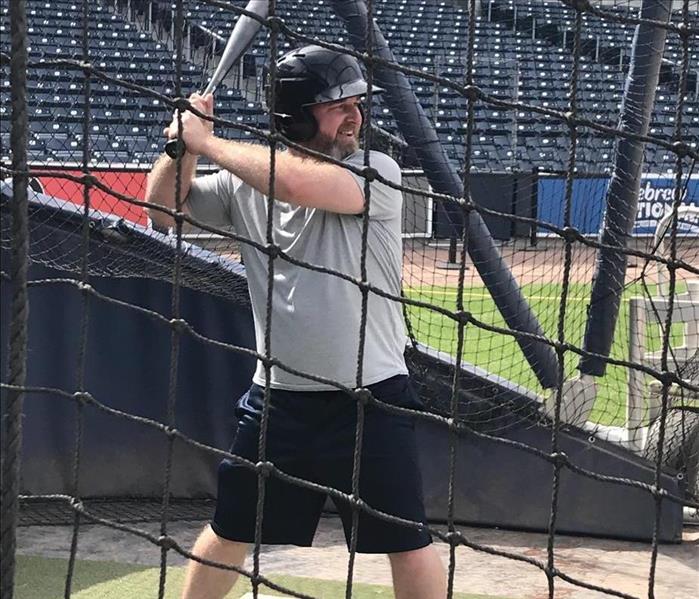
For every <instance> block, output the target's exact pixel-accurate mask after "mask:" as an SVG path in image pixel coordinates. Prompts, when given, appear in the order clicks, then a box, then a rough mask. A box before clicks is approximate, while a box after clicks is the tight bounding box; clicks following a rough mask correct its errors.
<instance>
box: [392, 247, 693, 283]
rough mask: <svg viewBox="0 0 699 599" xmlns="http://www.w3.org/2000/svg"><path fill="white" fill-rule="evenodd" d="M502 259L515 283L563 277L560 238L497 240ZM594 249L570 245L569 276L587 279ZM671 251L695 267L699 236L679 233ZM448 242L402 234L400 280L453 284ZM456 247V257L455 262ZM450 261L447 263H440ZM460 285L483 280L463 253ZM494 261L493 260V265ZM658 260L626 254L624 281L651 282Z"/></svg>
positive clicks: (681, 274)
mask: <svg viewBox="0 0 699 599" xmlns="http://www.w3.org/2000/svg"><path fill="white" fill-rule="evenodd" d="M629 247H630V249H632V250H634V251H639V252H646V253H649V252H651V251H652V240H651V239H645V238H641V239H633V240H632V241H631V243H630V246H629ZM498 249H499V251H500V255H501V257H502V260H503V262H504V263H505V264H506V265H507V266H508V268H509V269H510V272H511V273H512V275H513V276H514V278H515V280H516V281H517V282H518V283H519V284H520V285H526V284H530V283H558V284H562V283H563V275H564V268H563V266H564V261H565V244H564V243H563V242H562V241H561V240H559V239H541V240H539V241H538V242H537V244H536V246H532V245H531V243H530V242H529V240H521V239H520V240H515V241H513V242H510V243H507V244H502V245H500V246H499V248H498ZM597 254H598V250H597V248H594V247H589V246H586V245H583V244H581V243H579V242H578V243H575V244H574V245H573V246H572V253H571V270H570V282H572V283H591V282H592V278H593V275H594V272H595V264H596V260H597ZM676 256H677V258H678V259H681V260H683V261H684V262H686V263H687V264H690V265H692V266H694V267H699V239H689V238H680V239H678V242H677V249H676ZM448 257H449V248H448V244H446V243H438V244H436V243H433V242H429V243H427V242H426V241H425V240H421V239H406V240H404V252H403V281H404V286H406V287H409V288H410V287H413V288H419V287H423V286H427V285H434V286H449V287H455V286H456V285H457V284H458V277H459V271H458V269H457V268H454V264H453V263H452V264H449V261H448ZM460 260H461V256H460V249H459V250H458V251H457V262H458V263H460ZM445 265H449V266H451V267H452V268H451V269H447V268H444V266H445ZM466 267H467V270H466V272H465V279H464V285H465V286H467V287H480V286H482V285H483V282H482V279H481V277H480V275H479V272H478V269H477V268H476V267H475V266H474V265H473V261H472V259H471V258H470V256H468V254H467V256H466ZM494 267H495V265H493V268H494ZM657 271H658V266H657V262H654V261H648V260H646V259H644V258H643V257H639V256H628V265H627V271H626V283H627V284H629V283H631V282H633V281H636V280H638V279H639V277H641V276H643V278H644V280H645V281H646V282H648V283H651V284H654V283H656V282H657V278H658V272H657ZM677 277H678V280H686V279H688V278H697V275H695V274H692V273H690V272H688V271H687V270H686V269H682V268H680V269H678V270H677Z"/></svg>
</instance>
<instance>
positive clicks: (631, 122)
mask: <svg viewBox="0 0 699 599" xmlns="http://www.w3.org/2000/svg"><path fill="white" fill-rule="evenodd" d="M671 7H672V0H662V1H660V0H644V2H643V7H642V9H641V11H642V12H641V16H642V17H643V19H650V20H654V21H661V22H664V23H665V22H667V21H668V19H669V17H670V11H671ZM666 35H667V30H666V29H665V28H664V27H654V26H651V25H648V24H646V23H641V24H640V25H638V26H637V27H636V33H635V34H634V41H633V45H632V50H631V60H630V62H629V72H628V75H627V77H626V86H625V88H624V97H623V100H622V105H621V118H620V122H619V127H618V128H619V130H620V132H622V133H632V134H636V135H647V134H648V125H649V123H650V115H651V111H652V109H653V101H654V99H655V90H656V88H657V86H658V78H659V75H660V62H661V59H662V56H663V51H664V49H665V38H666ZM644 146H645V144H644V143H643V142H641V141H637V140H635V139H629V138H626V137H621V138H620V139H619V143H618V146H617V152H616V154H615V162H614V172H613V174H612V178H611V181H610V184H609V190H608V192H607V210H606V212H605V216H604V225H603V229H602V232H601V235H600V241H601V242H602V244H604V246H606V247H603V248H601V249H600V251H599V253H598V257H597V268H596V272H595V276H594V283H593V285H592V295H591V298H590V305H589V310H588V315H589V316H588V321H587V329H586V331H585V341H584V349H585V351H587V352H592V353H595V354H599V355H600V356H601V357H596V356H583V357H582V358H581V360H580V364H579V369H580V372H581V373H582V374H589V375H593V376H603V375H604V373H605V370H606V367H607V363H606V361H605V360H604V358H606V357H608V356H609V353H610V351H611V348H612V340H613V339H614V331H615V329H616V322H617V318H618V316H619V305H620V302H621V295H622V292H623V289H624V280H625V276H626V262H627V257H626V254H625V252H624V250H625V249H626V245H627V242H628V239H629V237H630V236H631V232H632V230H633V225H634V222H635V218H636V209H637V206H638V193H639V189H640V187H641V172H642V168H643V149H644Z"/></svg>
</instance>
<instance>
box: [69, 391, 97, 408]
mask: <svg viewBox="0 0 699 599" xmlns="http://www.w3.org/2000/svg"><path fill="white" fill-rule="evenodd" d="M73 399H74V400H75V401H77V402H78V403H79V404H81V405H83V406H86V405H88V404H90V403H92V402H93V401H94V400H93V398H92V395H90V394H89V393H88V392H87V391H76V392H75V393H73Z"/></svg>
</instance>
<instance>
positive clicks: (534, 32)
mask: <svg viewBox="0 0 699 599" xmlns="http://www.w3.org/2000/svg"><path fill="white" fill-rule="evenodd" d="M535 39H536V17H532V40H535Z"/></svg>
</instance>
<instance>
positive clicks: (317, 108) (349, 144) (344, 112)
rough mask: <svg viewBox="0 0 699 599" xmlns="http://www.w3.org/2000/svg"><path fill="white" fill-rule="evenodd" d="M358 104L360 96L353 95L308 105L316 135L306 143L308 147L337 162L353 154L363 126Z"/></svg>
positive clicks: (357, 146) (357, 145)
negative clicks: (315, 124) (316, 129)
mask: <svg viewBox="0 0 699 599" xmlns="http://www.w3.org/2000/svg"><path fill="white" fill-rule="evenodd" d="M360 104H361V97H360V96H355V97H353V98H345V99H344V100H338V101H337V102H325V103H323V104H316V105H314V106H311V113H312V114H313V116H314V117H315V119H316V122H317V123H318V132H317V133H316V134H315V136H314V137H313V139H311V140H310V141H309V142H308V143H307V145H308V147H310V148H311V149H313V150H318V151H319V152H323V154H327V155H328V156H332V157H333V158H335V159H337V160H342V159H343V158H346V157H347V156H349V155H350V154H352V153H354V152H356V151H357V150H358V149H359V134H360V131H361V127H362V114H361V111H360V108H359V107H360Z"/></svg>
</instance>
